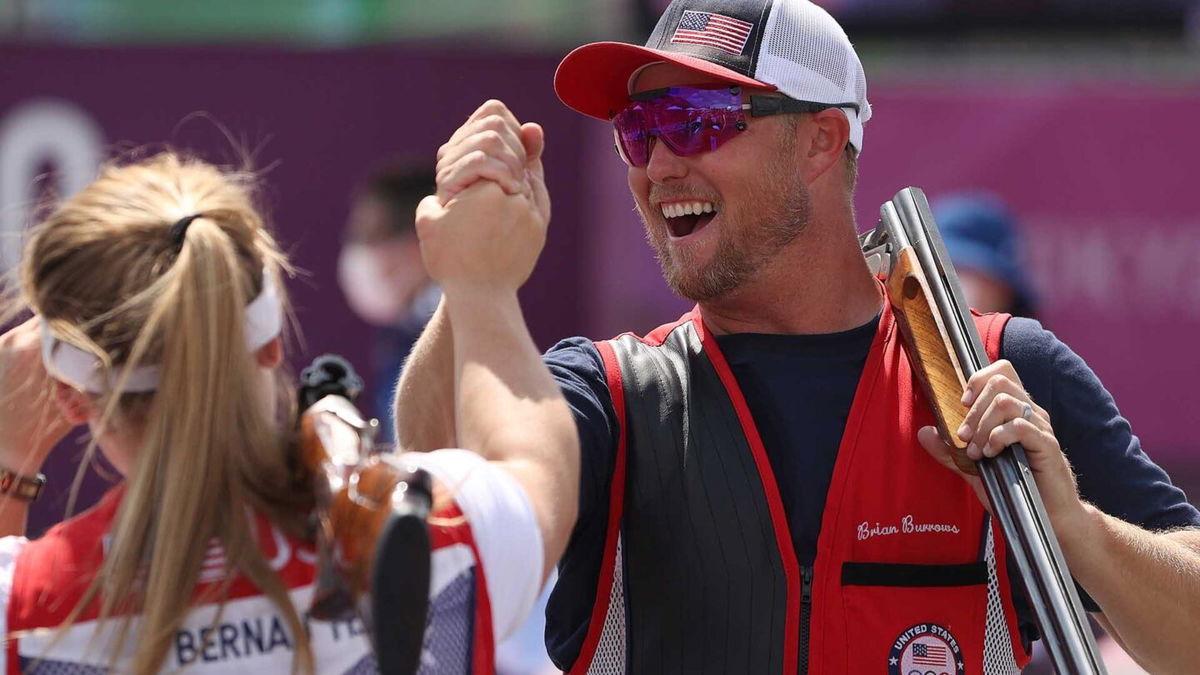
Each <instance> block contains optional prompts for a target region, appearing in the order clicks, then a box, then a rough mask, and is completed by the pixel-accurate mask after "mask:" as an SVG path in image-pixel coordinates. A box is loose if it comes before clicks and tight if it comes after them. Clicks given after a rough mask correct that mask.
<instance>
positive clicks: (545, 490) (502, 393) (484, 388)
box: [406, 102, 579, 575]
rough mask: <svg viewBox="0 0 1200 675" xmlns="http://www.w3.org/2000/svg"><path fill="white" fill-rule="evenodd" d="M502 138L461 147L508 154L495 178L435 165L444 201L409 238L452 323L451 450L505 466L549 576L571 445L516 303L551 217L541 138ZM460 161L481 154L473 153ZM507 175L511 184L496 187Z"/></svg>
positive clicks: (430, 202)
mask: <svg viewBox="0 0 1200 675" xmlns="http://www.w3.org/2000/svg"><path fill="white" fill-rule="evenodd" d="M497 106H500V107H499V108H497ZM501 109H503V108H502V104H499V103H498V102H489V104H485V106H484V107H482V108H480V111H483V112H484V113H486V114H484V116H483V117H482V118H481V119H484V120H488V119H497V120H498V121H497V122H495V123H496V124H508V123H509V122H510V119H511V113H508V114H507V116H503V115H500V114H499V110H501ZM480 111H477V112H476V115H477V116H478V115H480V114H481V112H480ZM503 111H504V112H507V109H503ZM511 123H512V124H515V120H511ZM471 124H472V122H468V125H467V126H468V127H470V126H471ZM460 131H461V130H460ZM509 131H510V132H512V133H514V134H515V136H514V137H513V138H508V139H504V138H502V137H501V134H500V133H499V132H495V131H494V130H488V132H487V133H483V134H481V135H480V134H477V135H476V136H478V137H472V136H468V139H471V138H475V140H474V141H470V140H468V141H467V145H468V147H471V145H472V143H474V144H476V145H478V144H482V145H486V146H488V147H490V148H492V150H493V151H495V152H502V153H508V155H511V157H509V159H511V160H512V161H511V162H507V161H506V160H505V159H503V158H502V159H494V158H493V159H489V160H488V161H493V162H497V163H499V164H501V165H502V166H501V168H499V169H497V172H500V173H496V174H489V173H487V172H485V171H482V170H481V169H480V168H479V167H480V166H481V165H480V164H479V162H478V161H476V160H472V159H467V160H465V163H462V162H459V163H451V166H452V167H453V168H451V169H449V170H448V171H441V170H439V178H438V185H439V193H442V192H443V190H447V191H448V195H449V196H448V198H444V197H445V196H444V195H442V194H439V195H432V196H430V197H427V198H426V199H425V200H424V201H422V202H421V205H420V207H419V208H418V210H417V234H418V237H419V238H420V241H421V254H422V258H423V260H424V262H425V266H426V268H427V269H428V270H429V273H430V276H431V277H432V278H433V279H434V280H435V281H437V282H438V284H439V285H440V286H441V287H442V289H443V291H444V300H443V306H442V308H441V310H442V311H443V313H444V315H445V321H446V323H448V324H450V325H453V326H454V329H453V331H451V332H450V334H449V335H448V336H444V337H449V339H450V342H451V344H452V346H453V349H452V359H451V362H452V363H453V375H454V378H453V391H454V412H455V414H454V419H455V438H456V439H457V444H458V445H460V446H462V447H464V448H467V449H469V450H473V451H475V452H478V453H479V454H481V455H483V456H484V457H485V458H486V459H487V460H489V461H490V462H493V463H494V464H496V465H498V466H499V467H500V468H502V469H504V470H505V471H507V472H508V473H509V474H510V475H512V476H513V477H514V478H515V479H516V480H517V482H518V483H520V485H521V487H522V488H523V489H524V490H525V492H526V494H527V495H528V497H529V500H530V502H531V504H532V506H533V510H534V514H535V516H536V518H537V522H538V526H539V529H540V530H541V534H542V540H543V545H544V549H545V551H544V552H545V556H544V558H543V560H544V565H543V567H544V569H543V574H544V575H548V574H549V571H550V570H551V569H552V568H553V566H554V564H555V563H556V562H557V560H558V558H559V557H560V556H561V555H562V552H563V550H564V549H565V548H566V544H567V540H568V538H569V537H570V534H571V528H572V527H573V525H574V523H575V514H576V510H577V503H578V490H579V441H578V437H577V435H576V431H575V424H574V420H573V418H572V416H571V412H570V409H569V408H568V407H567V404H566V402H565V400H564V399H563V396H562V394H561V392H560V391H559V388H558V385H557V384H556V383H555V382H554V379H553V378H552V377H551V375H550V372H549V371H548V370H547V368H546V366H545V364H544V363H543V362H542V358H541V354H540V353H539V352H538V350H537V348H536V346H535V345H534V343H533V339H532V338H531V337H530V335H529V330H528V328H527V327H526V325H525V320H524V316H523V314H522V312H521V306H520V303H519V301H518V300H517V291H518V289H519V288H520V287H521V285H523V284H524V283H525V281H526V280H527V279H528V278H529V275H530V274H531V273H532V271H533V267H534V264H535V263H536V261H537V257H538V255H539V254H540V252H541V250H542V247H543V245H544V244H545V236H546V227H547V225H548V223H549V219H550V202H549V197H548V195H547V193H546V188H545V183H544V180H543V176H542V167H541V161H540V156H541V149H542V142H543V139H542V131H541V128H540V127H537V126H536V125H525V127H524V128H522V127H521V126H519V125H518V126H516V127H515V131H514V130H513V129H509ZM497 139H498V140H497ZM452 140H453V139H452ZM526 147H528V148H529V149H530V151H529V153H528V155H526V154H525V148H526ZM458 150H466V148H460V149H458ZM458 150H454V151H450V152H449V153H448V154H447V155H446V157H445V158H450V157H452V156H453V154H454V152H458ZM518 153H520V154H518ZM508 155H506V156H508ZM461 156H463V157H468V158H469V157H485V158H487V157H489V155H487V153H482V152H477V151H476V150H466V152H464V153H461ZM445 158H444V159H445ZM483 166H490V165H487V164H486V163H485V164H484V165H483ZM463 173H466V174H467V175H469V176H471V177H472V180H471V181H470V185H469V186H468V187H466V188H465V189H458V188H457V187H454V188H453V189H449V188H448V186H455V185H458V184H461V183H462V182H463V181H462V179H461V175H462V174H463ZM514 176H517V177H519V178H517V179H513V180H511V182H510V184H508V185H505V184H503V183H504V180H509V179H512V178H513V177H514ZM500 179H504V180H500ZM407 376H408V375H407V374H406V377H407ZM413 386H420V384H419V383H416V384H415V385H413Z"/></svg>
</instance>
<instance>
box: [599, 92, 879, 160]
mask: <svg viewBox="0 0 1200 675" xmlns="http://www.w3.org/2000/svg"><path fill="white" fill-rule="evenodd" d="M629 101H630V102H629V105H627V106H625V108H624V109H622V110H621V111H620V112H618V113H617V114H615V115H613V117H612V123H613V134H614V135H615V136H616V141H617V154H619V155H621V159H623V160H625V163H626V164H628V165H630V166H634V167H638V168H642V167H645V166H646V165H647V164H648V163H649V162H650V152H651V151H652V150H653V149H654V141H655V139H659V140H661V141H662V142H663V144H665V145H666V146H667V148H669V149H670V150H671V152H673V153H675V154H676V155H678V156H680V157H691V156H692V155H698V154H700V153H702V152H710V151H712V150H716V149H717V148H719V147H721V145H723V144H724V143H725V142H726V141H728V140H729V139H731V138H733V137H734V136H736V135H737V134H738V132H740V131H745V130H746V111H747V110H749V111H750V116H751V117H765V116H767V115H780V114H784V113H811V112H820V111H821V110H825V109H827V108H852V109H854V110H855V111H857V110H858V104H856V103H815V102H813V101H798V100H796V99H792V98H785V97H783V96H761V95H757V94H754V95H751V96H750V101H749V102H748V103H747V102H745V101H743V100H742V88H741V87H738V86H732V87H730V86H721V87H718V88H700V87H670V88H668V89H654V90H651V91H646V92H641V93H638V94H633V95H631V96H630V97H629Z"/></svg>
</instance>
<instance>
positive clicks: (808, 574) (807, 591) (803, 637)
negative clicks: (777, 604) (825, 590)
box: [798, 566, 813, 675]
mask: <svg viewBox="0 0 1200 675" xmlns="http://www.w3.org/2000/svg"><path fill="white" fill-rule="evenodd" d="M800 579H801V580H802V582H803V583H802V584H801V586H800V653H799V654H798V656H799V657H800V669H799V670H800V675H805V674H806V673H808V632H809V630H808V629H809V623H810V622H811V619H812V586H813V568H812V567H806V566H805V567H801V568H800Z"/></svg>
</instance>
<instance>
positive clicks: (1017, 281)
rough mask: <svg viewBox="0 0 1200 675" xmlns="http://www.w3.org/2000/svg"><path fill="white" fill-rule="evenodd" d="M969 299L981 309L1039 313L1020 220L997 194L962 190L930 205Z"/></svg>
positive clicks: (1018, 314) (1034, 316)
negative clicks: (1027, 263) (1026, 265)
mask: <svg viewBox="0 0 1200 675" xmlns="http://www.w3.org/2000/svg"><path fill="white" fill-rule="evenodd" d="M931 208H932V209H933V217H934V219H935V220H936V221H937V224H938V229H939V230H940V231H941V233H942V239H943V240H944V241H945V242H946V251H947V252H948V253H949V254H950V259H951V260H952V261H953V262H954V269H955V271H956V272H957V273H958V280H959V282H961V283H962V288H963V292H964V293H965V294H966V296H967V298H966V299H967V304H969V305H970V306H972V307H974V308H975V309H977V310H979V311H981V312H1008V313H1010V314H1013V315H1015V316H1026V317H1030V318H1034V319H1036V318H1037V296H1036V295H1035V293H1034V291H1033V288H1032V286H1031V285H1030V283H1029V280H1028V278H1027V277H1026V273H1025V268H1024V265H1025V252H1024V246H1023V244H1022V242H1021V235H1020V233H1019V232H1018V231H1017V228H1016V222H1015V220H1014V218H1013V216H1012V214H1011V213H1010V212H1009V210H1008V208H1007V207H1006V206H1005V205H1004V201H1003V200H1001V199H1000V198H999V197H997V196H995V195H992V194H988V193H983V192H960V193H955V194H951V195H947V196H944V197H941V198H939V199H935V200H934V201H933V203H932V204H931Z"/></svg>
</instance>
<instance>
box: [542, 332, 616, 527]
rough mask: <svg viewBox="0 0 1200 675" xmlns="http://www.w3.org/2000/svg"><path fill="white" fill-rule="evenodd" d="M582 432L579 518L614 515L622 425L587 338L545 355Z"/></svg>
mask: <svg viewBox="0 0 1200 675" xmlns="http://www.w3.org/2000/svg"><path fill="white" fill-rule="evenodd" d="M544 360H545V362H546V366H547V367H548V368H549V369H550V373H551V374H552V375H553V376H554V380H555V381H556V382H557V383H558V387H559V389H561V390H562V393H563V397H564V398H566V400H567V405H568V406H570V408H571V414H572V415H573V416H574V418H575V427H576V429H577V430H578V432H579V444H580V457H581V462H582V466H581V468H580V484H579V519H580V520H581V521H587V520H589V519H592V518H595V517H597V516H598V515H599V516H607V514H608V488H609V485H610V481H611V479H612V472H613V466H614V465H615V461H616V445H617V434H618V430H617V428H616V427H617V424H616V421H615V420H616V414H615V412H614V411H613V404H612V395H611V394H610V393H609V391H608V379H607V377H606V375H605V371H604V361H603V360H602V359H601V358H600V352H599V350H597V349H596V346H595V344H593V343H592V341H591V340H588V339H586V338H569V339H567V340H563V341H561V342H559V343H558V344H556V345H555V346H554V347H552V348H551V349H550V351H548V352H546V354H545V356H544Z"/></svg>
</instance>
